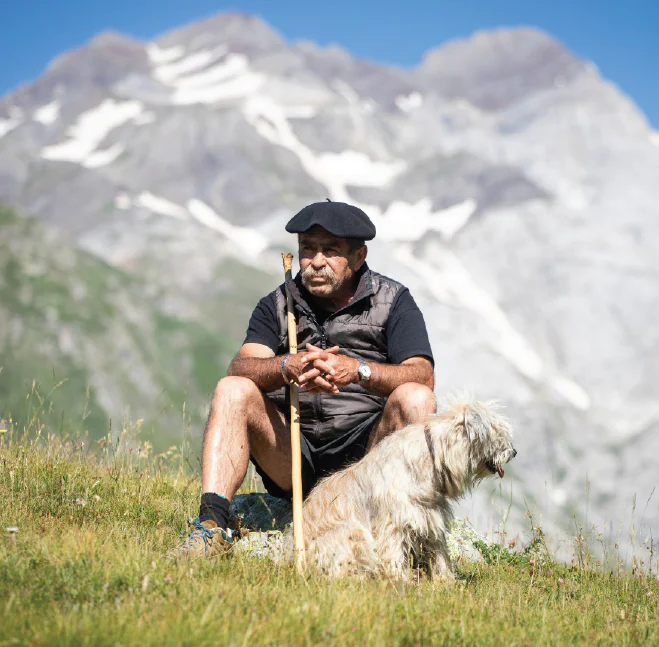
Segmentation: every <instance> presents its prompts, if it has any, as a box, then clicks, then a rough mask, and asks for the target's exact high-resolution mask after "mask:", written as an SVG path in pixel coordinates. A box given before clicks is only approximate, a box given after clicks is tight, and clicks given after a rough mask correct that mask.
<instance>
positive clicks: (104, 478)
mask: <svg viewBox="0 0 659 647" xmlns="http://www.w3.org/2000/svg"><path fill="white" fill-rule="evenodd" d="M94 445H95V446H94V447H93V448H90V447H88V445H87V442H86V441H84V440H83V441H80V440H77V441H62V440H60V439H58V438H57V437H46V430H43V431H42V432H41V433H40V434H39V437H38V438H37V439H32V440H28V438H27V436H17V435H15V432H14V430H10V431H9V432H8V433H6V434H1V435H0V493H1V494H2V500H3V505H2V507H1V508H0V528H1V529H2V536H0V645H13V644H21V645H37V644H40V645H124V646H125V645H157V646H159V647H160V646H162V645H199V644H209V645H210V644H213V645H225V644H227V645H228V644H230V645H316V644H336V645H363V644H372V645H414V644H418V645H558V644H561V645H562V644H574V645H596V644H616V645H632V644H648V645H650V644H659V616H658V606H657V600H658V599H659V584H658V582H657V580H656V578H653V577H650V575H649V574H648V573H647V572H646V570H645V569H644V568H637V569H636V571H635V572H634V573H623V574H621V575H617V574H613V573H611V572H609V571H607V570H606V569H604V568H603V567H600V566H598V565H597V564H596V563H595V562H594V560H589V559H586V560H580V561H579V562H578V563H579V564H582V566H581V567H579V566H574V565H572V566H571V565H567V564H556V563H552V559H551V556H550V555H548V554H547V553H546V552H545V550H544V548H543V542H542V537H541V535H538V533H537V532H536V533H535V535H536V538H535V541H534V542H531V543H529V544H527V545H526V546H520V547H518V548H517V549H516V550H513V549H511V548H507V547H500V546H495V547H492V546H490V547H486V546H483V547H482V549H483V554H484V556H485V558H486V561H485V563H482V564H477V563H473V562H464V563H459V564H458V582H457V583H456V584H455V585H454V586H450V587H449V586H446V585H444V584H442V583H433V582H428V581H421V582H419V583H415V584H407V585H403V584H396V583H392V582H387V581H354V580H349V581H329V580H326V579H324V578H321V577H318V576H313V575H307V576H306V577H302V576H300V575H298V574H297V573H296V572H295V570H294V569H293V568H292V567H291V566H290V565H288V564H279V565H276V564H272V563H270V562H267V561H264V560H260V559H258V558H255V557H247V556H242V555H235V556H234V557H233V558H232V559H225V560H222V559H218V560H215V561H213V560H201V561H196V562H193V563H190V564H178V565H177V564H174V563H171V562H169V561H168V560H166V559H165V558H164V557H163V555H164V553H165V552H166V551H167V550H168V549H169V548H170V547H172V546H173V545H174V544H175V543H176V542H177V541H178V538H179V536H180V533H181V532H182V531H183V530H184V526H185V519H186V517H187V516H189V515H191V516H194V514H195V513H196V509H197V505H198V497H199V479H198V475H197V474H195V473H194V471H193V470H192V469H191V468H190V463H189V461H187V460H186V457H185V456H182V455H181V453H180V452H179V451H178V450H176V449H175V448H171V449H170V450H168V451H167V452H165V453H162V454H156V455H154V454H151V453H150V449H149V446H148V445H139V444H137V443H135V442H134V441H130V440H129V436H128V435H127V434H122V436H121V437H120V438H119V440H115V441H114V442H112V441H111V440H110V439H109V438H107V439H104V440H103V441H101V442H99V443H95V444H94ZM193 462H194V461H193ZM9 526H16V527H18V532H17V533H16V534H15V535H10V534H9V533H7V532H6V531H5V528H7V527H9ZM532 562H533V563H532ZM559 578H560V579H559ZM561 580H562V581H561ZM650 594H651V595H650Z"/></svg>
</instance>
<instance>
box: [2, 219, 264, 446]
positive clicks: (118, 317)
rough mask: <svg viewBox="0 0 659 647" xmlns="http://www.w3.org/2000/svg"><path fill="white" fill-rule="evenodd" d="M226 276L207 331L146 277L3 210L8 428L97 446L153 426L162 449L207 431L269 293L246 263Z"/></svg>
mask: <svg viewBox="0 0 659 647" xmlns="http://www.w3.org/2000/svg"><path fill="white" fill-rule="evenodd" d="M222 274H223V277H224V282H225V284H227V286H228V287H227V288H226V290H225V291H224V292H223V294H222V298H221V300H218V302H217V303H209V304H207V305H206V308H205V311H206V312H207V313H208V316H205V317H203V321H192V320H187V319H185V318H184V317H180V318H177V317H174V316H171V315H170V314H166V313H164V312H163V311H161V310H160V309H159V308H158V305H157V303H156V301H155V299H154V298H150V297H147V296H145V295H147V294H150V291H149V290H148V289H147V287H148V286H145V285H143V284H142V283H141V282H140V280H139V279H138V278H136V277H135V276H132V275H128V274H126V273H124V272H121V271H119V270H117V269H116V268H113V267H111V266H109V265H107V264H106V263H104V262H102V261H100V260H99V259H97V258H96V257H93V256H91V255H89V254H86V253H84V252H81V251H80V250H78V249H76V248H75V247H74V246H73V245H72V244H70V243H69V241H68V240H66V239H65V238H64V237H62V236H60V235H58V234H55V233H54V232H52V231H50V230H48V229H46V228H45V227H44V226H43V225H42V224H41V223H40V222H38V221H36V220H34V219H28V218H23V217H20V216H18V215H16V214H14V213H13V212H12V211H10V210H9V209H6V208H3V207H1V206H0V418H3V417H4V418H5V419H9V418H10V417H11V418H12V419H13V420H14V421H16V422H18V423H21V422H22V423H23V424H27V422H28V421H30V420H32V419H35V420H40V422H41V424H43V425H47V426H48V428H50V429H52V430H55V431H58V432H60V433H63V432H72V433H78V432H85V431H86V432H88V434H89V436H90V438H92V439H97V438H100V437H102V436H103V435H105V434H106V433H107V431H108V429H109V428H110V426H111V427H112V429H113V430H115V431H116V430H118V429H121V427H122V425H123V424H124V422H125V421H126V420H129V419H130V420H132V421H137V420H139V419H141V420H142V421H143V422H142V423H141V430H142V433H143V434H151V436H152V437H151V441H152V442H153V444H154V445H155V446H156V447H167V446H169V444H171V443H172V442H174V441H175V442H180V439H181V437H182V435H184V434H186V433H187V431H188V430H189V429H190V428H191V429H193V430H194V431H195V433H198V432H200V427H201V426H202V424H203V420H204V418H205V415H206V408H207V406H208V400H209V394H210V393H211V392H212V389H213V387H214V385H215V383H216V382H217V380H218V379H219V378H220V377H222V375H224V374H225V371H226V366H227V364H228V362H229V360H230V359H231V357H232V356H233V355H234V353H235V352H236V350H237V348H238V346H239V344H240V341H242V334H243V333H244V327H245V324H246V320H247V317H248V315H249V311H250V310H251V307H253V305H254V304H255V303H256V301H257V299H258V298H259V297H260V296H262V291H263V285H264V284H265V283H267V281H264V280H263V277H262V276H260V275H259V273H258V272H256V271H255V270H250V271H247V270H245V268H243V267H242V266H239V265H238V264H234V265H232V264H231V263H227V264H226V265H225V266H224V267H223V268H222ZM227 277H229V279H230V280H227ZM26 394H28V395H27V396H26ZM32 426H33V427H34V425H32Z"/></svg>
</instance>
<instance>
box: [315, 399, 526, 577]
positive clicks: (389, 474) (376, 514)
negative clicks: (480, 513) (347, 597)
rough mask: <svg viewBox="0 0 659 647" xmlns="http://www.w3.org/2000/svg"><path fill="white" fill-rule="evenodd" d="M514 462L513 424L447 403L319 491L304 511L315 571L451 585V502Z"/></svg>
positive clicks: (479, 406) (487, 406) (483, 409)
mask: <svg viewBox="0 0 659 647" xmlns="http://www.w3.org/2000/svg"><path fill="white" fill-rule="evenodd" d="M515 454H516V451H515V449H514V448H513V445H512V436H511V430H510V425H509V422H508V421H507V420H506V419H505V418H504V417H503V416H501V415H499V414H498V413H496V412H495V409H494V406H493V404H492V403H482V402H477V401H473V400H457V399H449V400H447V401H446V402H445V403H444V404H443V406H442V407H441V408H440V411H439V413H438V414H436V415H433V416H430V417H429V418H427V420H426V421H425V422H423V423H419V424H413V425H409V426H407V427H405V428H404V429H401V430H400V431H396V432H394V433H392V434H391V435H389V436H387V437H386V438H384V439H383V440H382V441H381V442H380V443H379V444H378V445H376V446H375V447H374V448H373V449H372V450H371V451H370V452H368V454H366V456H365V457H364V458H363V459H361V460H360V461H359V462H357V463H354V464H353V465H350V466H349V467H346V468H344V469H343V470H341V471H339V472H336V473H335V474H332V475H331V476H329V477H327V478H325V479H323V480H322V481H320V482H319V483H318V485H316V487H315V488H314V489H313V490H312V491H311V493H310V494H309V497H308V498H307V500H306V501H305V503H304V538H305V543H306V547H307V559H308V561H309V563H310V564H311V565H314V566H315V567H317V568H318V569H319V570H320V571H321V572H323V573H326V574H328V575H331V576H343V575H362V576H363V575H376V574H384V575H388V576H391V577H394V578H397V579H406V578H407V577H408V575H409V573H410V567H412V566H415V565H416V566H419V567H422V568H423V569H424V570H425V571H426V572H427V573H428V575H430V576H431V577H433V576H434V577H437V576H441V577H446V578H452V566H451V562H450V559H449V555H448V549H447V544H446V532H447V531H448V528H449V524H450V520H451V507H450V501H451V500H452V499H458V498H459V497H461V496H462V495H463V494H465V493H466V492H468V491H469V490H470V489H471V488H472V487H473V486H474V485H475V484H476V483H477V482H478V481H479V480H480V479H482V478H484V477H487V476H491V475H492V474H496V473H497V472H499V473H500V474H502V473H503V472H502V471H499V470H500V468H501V466H502V465H504V464H506V463H507V462H508V461H510V460H511V459H512V458H513V457H514V456H515Z"/></svg>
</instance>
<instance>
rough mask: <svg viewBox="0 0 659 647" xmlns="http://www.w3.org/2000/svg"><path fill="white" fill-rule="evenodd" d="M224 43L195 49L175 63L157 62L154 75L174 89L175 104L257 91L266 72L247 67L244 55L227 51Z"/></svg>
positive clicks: (222, 98)
mask: <svg viewBox="0 0 659 647" xmlns="http://www.w3.org/2000/svg"><path fill="white" fill-rule="evenodd" d="M227 52H228V48H227V46H226V45H220V46H218V47H216V48H214V49H206V50H201V51H198V52H195V53H193V54H190V55H189V56H186V57H185V58H182V59H180V60H177V61H176V62H174V63H168V64H164V65H156V66H155V68H154V69H153V77H154V78H155V79H157V80H158V81H160V82H161V83H163V84H164V85H166V86H168V87H170V88H172V89H173V91H174V92H173V94H172V96H171V98H170V100H171V103H173V104H174V105H192V104H197V103H201V104H213V103H217V102H220V101H228V100H234V99H240V98H243V97H246V96H249V95H251V94H253V93H254V92H256V90H258V89H259V88H260V87H261V86H262V85H263V84H264V83H265V80H266V77H265V75H263V74H259V73H256V72H253V71H252V70H250V66H249V59H248V58H247V57H246V56H244V55H243V54H229V55H228V56H227Z"/></svg>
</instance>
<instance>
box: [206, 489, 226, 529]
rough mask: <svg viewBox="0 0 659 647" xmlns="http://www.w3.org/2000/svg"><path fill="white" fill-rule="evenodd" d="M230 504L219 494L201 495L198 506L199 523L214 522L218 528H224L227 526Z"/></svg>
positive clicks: (208, 493)
mask: <svg viewBox="0 0 659 647" xmlns="http://www.w3.org/2000/svg"><path fill="white" fill-rule="evenodd" d="M230 510H231V504H230V503H229V502H228V501H227V500H226V499H225V498H224V497H223V496H220V495H219V494H215V493H214V492H205V493H204V494H202V495H201V505H200V506H199V521H208V520H212V521H214V522H215V523H216V524H217V525H218V526H219V527H220V528H226V527H227V525H228V524H229V513H230Z"/></svg>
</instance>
